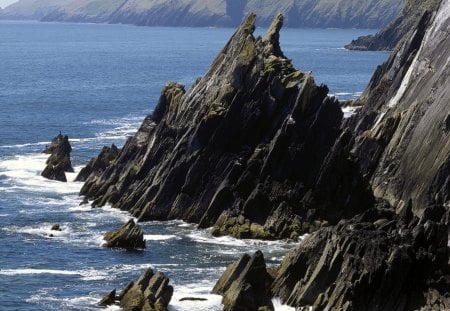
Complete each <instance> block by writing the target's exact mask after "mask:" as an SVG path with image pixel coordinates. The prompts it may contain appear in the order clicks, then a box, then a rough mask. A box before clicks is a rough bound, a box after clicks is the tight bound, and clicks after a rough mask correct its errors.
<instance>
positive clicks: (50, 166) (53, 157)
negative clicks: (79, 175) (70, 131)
mask: <svg viewBox="0 0 450 311" xmlns="http://www.w3.org/2000/svg"><path fill="white" fill-rule="evenodd" d="M43 152H44V153H47V154H50V156H49V158H48V159H47V162H46V164H47V166H46V167H45V169H44V170H43V171H42V173H41V176H43V177H45V178H47V179H51V180H58V181H63V182H67V178H66V174H65V172H73V171H74V170H73V167H72V163H71V161H70V153H71V152H72V147H71V146H70V143H69V137H68V136H63V135H62V134H61V133H60V134H59V135H58V136H56V137H55V138H53V140H52V142H51V144H50V145H49V146H47V147H46V148H45V150H44V151H43Z"/></svg>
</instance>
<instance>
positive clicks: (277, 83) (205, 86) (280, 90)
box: [81, 14, 366, 239]
mask: <svg viewBox="0 0 450 311" xmlns="http://www.w3.org/2000/svg"><path fill="white" fill-rule="evenodd" d="M283 20H284V19H283V16H282V15H278V16H277V17H276V18H275V19H274V21H273V23H272V25H271V26H270V27H269V29H268V31H267V34H266V35H265V36H264V37H262V38H260V37H258V38H255V37H254V36H253V31H254V29H255V21H256V15H254V14H250V15H249V16H248V17H247V19H246V20H244V22H243V23H242V24H241V26H240V27H239V28H238V30H237V31H236V32H235V33H234V35H233V36H232V37H231V39H230V41H229V42H228V43H227V44H226V46H225V47H224V48H223V50H222V51H221V52H220V53H219V54H218V56H217V57H216V59H215V60H214V61H213V63H212V65H211V68H210V69H209V71H208V72H207V73H206V75H205V76H204V77H203V78H202V79H200V80H198V81H197V82H196V84H194V85H193V86H192V87H191V89H190V90H188V91H187V92H186V91H185V89H184V87H183V86H182V85H179V84H177V83H173V82H171V83H168V84H167V85H166V87H165V88H164V89H163V91H162V93H161V97H160V99H159V102H158V105H157V106H156V108H155V111H154V113H153V114H152V115H149V116H148V117H147V118H146V119H145V120H144V122H143V124H142V126H141V128H140V129H139V131H138V132H137V133H136V135H135V136H134V137H133V138H131V139H130V140H129V141H128V142H127V143H126V145H125V146H124V148H123V149H122V151H121V152H120V153H119V156H118V157H117V159H116V160H115V161H114V162H113V164H112V165H111V166H110V167H108V168H107V169H106V170H105V171H104V172H103V173H102V174H100V175H99V176H96V175H90V176H89V177H88V178H87V180H86V183H85V185H84V186H83V188H82V190H81V194H82V195H85V196H86V197H87V198H88V199H92V200H93V206H102V205H104V204H106V203H111V204H112V205H113V207H116V208H120V209H123V210H127V211H129V212H130V213H131V214H132V215H133V216H135V217H137V218H138V220H140V221H144V220H168V219H183V220H185V221H188V222H194V223H198V224H199V226H200V227H202V228H206V227H211V226H213V225H215V234H232V235H234V236H237V237H241V238H251V237H253V238H265V239H274V238H291V237H292V238H295V237H297V236H298V235H299V234H301V233H303V232H309V231H311V230H314V229H315V228H317V227H320V226H322V225H325V224H326V223H327V222H336V221H337V220H338V219H339V217H341V216H342V214H344V213H346V211H345V210H344V209H343V208H342V209H341V207H340V206H339V207H336V206H335V207H334V208H333V206H332V205H331V204H329V205H327V206H326V208H325V205H323V206H324V207H323V209H320V208H317V207H315V208H314V209H310V208H309V206H310V205H311V201H312V200H313V199H312V198H310V192H311V189H312V188H314V187H315V184H316V183H317V176H318V175H319V174H318V173H319V171H320V169H321V166H322V163H323V162H324V161H325V159H326V157H327V154H328V153H329V151H330V149H331V148H332V147H333V144H334V141H335V140H336V138H337V137H338V136H339V135H340V128H339V127H340V123H341V120H342V116H343V115H342V111H341V109H340V106H339V103H338V102H337V100H336V99H334V98H332V97H328V96H327V93H328V88H327V87H326V86H325V85H320V86H317V85H316V84H315V83H314V79H313V78H312V76H311V75H310V74H309V73H305V72H301V71H298V70H296V69H295V68H294V67H293V66H292V64H291V61H290V60H289V59H287V58H286V57H285V56H284V55H283V53H282V51H281V49H280V45H279V31H280V29H281V26H282V24H283ZM167 150H170V151H171V152H170V153H168V152H167ZM364 199H366V198H364ZM302 200H303V201H302ZM348 200H350V201H352V200H353V199H348ZM348 200H347V201H348ZM358 200H359V198H358V199H355V202H356V201H358ZM342 201H344V200H342ZM298 202H300V203H298ZM328 208H332V209H333V212H330V211H327V209H328ZM330 215H331V216H330ZM285 220H288V221H285ZM281 221H283V224H281ZM314 221H316V222H314ZM313 222H314V224H311V223H313Z"/></svg>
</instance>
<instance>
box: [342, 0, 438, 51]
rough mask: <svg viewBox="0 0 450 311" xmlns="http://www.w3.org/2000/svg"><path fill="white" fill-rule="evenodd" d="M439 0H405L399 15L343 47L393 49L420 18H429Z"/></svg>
mask: <svg viewBox="0 0 450 311" xmlns="http://www.w3.org/2000/svg"><path fill="white" fill-rule="evenodd" d="M440 2H441V1H440V0H419V1H418V0H407V1H406V3H405V7H404V8H403V10H402V11H401V12H400V14H399V16H398V17H397V18H396V19H395V20H393V21H392V22H391V23H390V24H389V25H388V26H387V27H385V28H383V29H382V30H380V31H379V32H377V33H376V34H375V35H369V36H362V37H359V38H358V39H356V40H353V41H352V42H351V43H350V44H348V45H346V46H345V48H346V49H349V50H362V51H366V50H370V51H383V50H389V51H391V50H393V49H394V48H395V47H396V46H397V44H398V43H399V42H400V41H401V40H402V39H403V38H405V37H408V32H410V31H411V30H414V29H416V27H417V26H418V24H419V23H420V20H421V19H429V18H430V15H431V14H432V13H433V12H435V11H436V10H437V8H438V7H439V3H440Z"/></svg>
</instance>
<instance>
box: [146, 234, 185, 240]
mask: <svg viewBox="0 0 450 311" xmlns="http://www.w3.org/2000/svg"><path fill="white" fill-rule="evenodd" d="M144 239H146V240H147V241H165V240H172V239H179V237H177V236H176V235H173V234H145V235H144Z"/></svg>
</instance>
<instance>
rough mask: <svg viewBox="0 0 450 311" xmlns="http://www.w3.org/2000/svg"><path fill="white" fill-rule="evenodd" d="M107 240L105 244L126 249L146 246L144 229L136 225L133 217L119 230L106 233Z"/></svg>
mask: <svg viewBox="0 0 450 311" xmlns="http://www.w3.org/2000/svg"><path fill="white" fill-rule="evenodd" d="M104 239H105V241H106V243H105V244H103V246H105V247H117V248H125V249H142V248H145V240H144V231H142V229H141V227H140V226H138V225H136V223H135V222H134V220H133V219H130V220H129V221H128V222H127V223H126V224H125V225H123V226H122V227H120V228H119V229H118V230H115V231H110V232H107V233H105V235H104Z"/></svg>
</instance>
